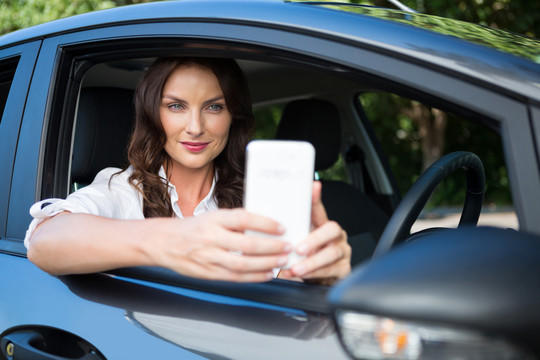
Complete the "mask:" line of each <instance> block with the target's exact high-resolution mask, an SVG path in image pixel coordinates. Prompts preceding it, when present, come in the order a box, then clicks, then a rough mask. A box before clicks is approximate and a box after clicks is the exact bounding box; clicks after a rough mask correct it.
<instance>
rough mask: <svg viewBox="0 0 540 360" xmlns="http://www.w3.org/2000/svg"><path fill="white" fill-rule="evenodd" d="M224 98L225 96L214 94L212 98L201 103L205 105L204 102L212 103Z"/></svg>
mask: <svg viewBox="0 0 540 360" xmlns="http://www.w3.org/2000/svg"><path fill="white" fill-rule="evenodd" d="M224 99H225V96H223V95H219V96H216V97H214V98H211V99H208V100H206V101H205V102H204V103H203V104H205V105H206V104H210V103H213V102H216V101H219V100H224Z"/></svg>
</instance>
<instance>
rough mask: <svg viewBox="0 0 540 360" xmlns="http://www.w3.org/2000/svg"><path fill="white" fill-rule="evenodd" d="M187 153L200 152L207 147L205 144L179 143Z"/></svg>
mask: <svg viewBox="0 0 540 360" xmlns="http://www.w3.org/2000/svg"><path fill="white" fill-rule="evenodd" d="M180 143H181V144H182V145H183V146H184V147H185V148H186V149H187V150H188V151H191V152H201V151H203V150H204V148H205V147H207V146H208V144H209V143H207V142H191V141H181V142H180Z"/></svg>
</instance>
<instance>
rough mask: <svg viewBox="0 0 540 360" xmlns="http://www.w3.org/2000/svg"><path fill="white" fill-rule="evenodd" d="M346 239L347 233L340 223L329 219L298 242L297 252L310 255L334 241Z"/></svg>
mask: <svg viewBox="0 0 540 360" xmlns="http://www.w3.org/2000/svg"><path fill="white" fill-rule="evenodd" d="M346 239H347V235H346V234H345V231H343V229H342V228H341V226H339V224H338V223H336V222H335V221H327V222H326V223H325V224H324V225H322V226H320V227H319V228H317V229H315V230H313V231H312V232H311V233H310V234H309V236H308V237H307V238H305V239H304V240H303V241H302V242H301V243H300V244H298V246H297V247H296V252H297V253H298V254H299V255H309V254H310V253H313V252H315V251H317V250H318V249H319V248H321V247H323V246H325V245H326V244H328V243H330V242H332V241H336V240H346Z"/></svg>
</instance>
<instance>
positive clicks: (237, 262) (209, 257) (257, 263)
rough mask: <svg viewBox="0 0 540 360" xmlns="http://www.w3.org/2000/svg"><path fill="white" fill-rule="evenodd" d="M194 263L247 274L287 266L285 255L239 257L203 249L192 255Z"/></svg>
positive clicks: (220, 250) (224, 252) (217, 250)
mask: <svg viewBox="0 0 540 360" xmlns="http://www.w3.org/2000/svg"><path fill="white" fill-rule="evenodd" d="M192 256H193V258H194V260H195V261H198V262H200V263H204V264H212V265H217V266H220V267H222V268H224V269H227V270H229V271H232V272H237V273H249V272H264V271H271V270H272V269H274V268H279V267H282V266H284V265H285V264H287V261H288V256H287V254H281V255H273V256H250V255H240V254H235V253H231V252H229V251H225V250H222V249H218V248H214V249H204V251H201V252H199V253H196V254H192Z"/></svg>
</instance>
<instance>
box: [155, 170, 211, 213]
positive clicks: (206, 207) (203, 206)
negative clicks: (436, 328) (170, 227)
mask: <svg viewBox="0 0 540 360" xmlns="http://www.w3.org/2000/svg"><path fill="white" fill-rule="evenodd" d="M158 175H159V176H160V177H162V178H163V179H165V180H166V181H167V185H169V196H170V198H171V205H172V208H173V210H174V213H175V214H176V216H177V217H179V218H184V215H183V214H182V211H181V210H180V207H179V206H178V193H177V192H176V187H175V186H174V185H173V184H171V183H170V182H169V181H168V180H167V174H165V169H164V168H163V166H162V167H161V168H160V169H159V174H158ZM216 177H217V174H214V178H213V179H212V186H211V187H210V191H209V192H208V194H206V196H205V197H204V199H202V201H201V202H200V203H199V204H198V205H197V206H196V207H195V210H194V211H193V216H197V215H200V214H203V213H205V212H208V211H212V210H217V209H218V205H217V202H216V199H215V196H214V189H215V187H216Z"/></svg>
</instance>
